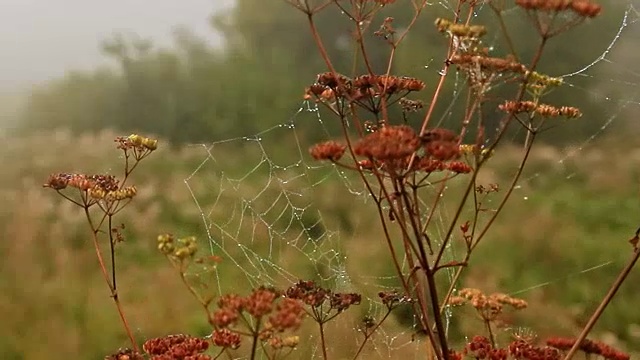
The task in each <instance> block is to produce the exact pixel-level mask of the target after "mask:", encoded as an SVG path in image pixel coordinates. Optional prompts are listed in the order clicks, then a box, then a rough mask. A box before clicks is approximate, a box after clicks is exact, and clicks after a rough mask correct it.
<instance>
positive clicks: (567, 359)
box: [564, 248, 640, 360]
mask: <svg viewBox="0 0 640 360" xmlns="http://www.w3.org/2000/svg"><path fill="white" fill-rule="evenodd" d="M639 257H640V248H636V249H634V251H633V256H632V257H631V260H629V263H628V264H627V266H625V267H624V269H622V271H621V272H620V274H619V275H618V277H617V278H616V281H614V282H613V284H612V285H611V288H610V289H609V292H607V295H605V297H604V298H603V299H602V302H600V305H598V308H597V309H596V311H594V313H593V315H591V317H590V318H589V321H588V322H587V324H586V325H585V326H584V329H582V332H581V333H580V335H578V337H577V338H576V341H575V343H574V344H573V346H572V347H571V349H569V351H568V352H567V354H566V355H565V357H564V360H570V359H571V358H573V355H574V354H575V353H576V351H578V349H579V348H580V344H581V343H582V342H583V341H584V340H585V339H586V338H587V335H589V332H591V330H592V329H593V326H594V325H595V324H596V322H597V321H598V319H600V316H601V315H602V313H603V312H604V310H605V309H606V307H607V306H608V305H609V303H610V302H611V300H612V299H613V297H614V296H615V295H616V292H618V290H619V289H620V286H622V283H624V281H625V280H626V278H627V276H629V273H630V272H631V270H632V269H633V267H634V266H635V264H636V262H637V261H638V258H639Z"/></svg>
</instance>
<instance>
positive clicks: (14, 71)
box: [0, 0, 233, 92]
mask: <svg viewBox="0 0 640 360" xmlns="http://www.w3.org/2000/svg"><path fill="white" fill-rule="evenodd" d="M232 2H233V0H189V1H179V0H110V1H84V0H55V1H51V0H0V46H1V47H2V54H3V55H2V66H0V79H2V81H1V82H0V90H1V91H3V92H19V91H25V90H27V89H28V87H29V86H30V85H31V84H34V83H41V82H44V81H46V80H47V79H50V78H52V77H56V76H61V75H63V74H64V73H65V71H68V70H78V69H85V70H89V69H92V68H94V67H95V66H96V65H99V64H103V63H105V62H106V59H105V57H104V54H102V52H101V50H100V42H101V41H103V40H104V39H106V38H108V37H109V36H111V35H112V34H113V33H114V32H133V33H137V34H139V35H140V36H141V37H144V38H151V39H153V40H154V41H156V42H157V43H159V44H164V45H169V44H170V43H171V34H172V31H173V30H174V29H175V28H176V27H178V26H184V27H187V28H189V29H190V30H191V31H193V32H194V33H195V34H197V35H198V36H200V37H202V38H204V39H206V40H207V41H208V42H209V43H210V44H212V45H218V44H219V42H220V37H219V35H218V34H216V33H215V32H214V31H213V29H212V28H211V26H210V25H209V20H208V15H209V14H211V13H216V12H219V11H220V10H222V9H225V8H228V7H229V6H231V4H232Z"/></svg>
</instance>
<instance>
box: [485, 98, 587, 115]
mask: <svg viewBox="0 0 640 360" xmlns="http://www.w3.org/2000/svg"><path fill="white" fill-rule="evenodd" d="M498 108H499V109H500V110H502V111H504V112H508V113H512V114H520V113H532V112H535V113H537V114H539V115H540V116H543V117H559V116H564V117H566V118H569V119H575V118H579V117H581V116H582V112H581V111H580V109H578V108H575V107H572V106H562V107H555V106H553V105H548V104H537V103H535V102H533V101H505V103H504V104H501V105H498Z"/></svg>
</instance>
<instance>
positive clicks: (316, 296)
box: [286, 280, 362, 313]
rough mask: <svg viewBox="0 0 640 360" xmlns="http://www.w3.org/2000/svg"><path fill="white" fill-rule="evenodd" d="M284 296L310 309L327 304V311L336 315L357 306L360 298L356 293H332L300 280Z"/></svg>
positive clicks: (311, 282) (313, 283)
mask: <svg viewBox="0 0 640 360" xmlns="http://www.w3.org/2000/svg"><path fill="white" fill-rule="evenodd" d="M286 296H287V297H288V298H291V299H296V300H300V301H302V302H303V303H305V304H307V305H308V306H310V307H312V308H316V309H319V308H321V307H322V306H323V305H325V304H328V309H326V310H327V311H331V310H335V311H336V312H338V313H341V312H343V311H344V310H347V309H348V308H349V307H351V305H359V304H360V302H361V301H362V296H361V295H360V294H356V293H334V292H333V291H332V290H330V289H325V288H323V287H321V286H318V285H317V284H316V283H315V282H313V281H304V280H300V281H299V282H297V283H296V284H295V285H293V286H291V287H290V288H288V289H287V291H286Z"/></svg>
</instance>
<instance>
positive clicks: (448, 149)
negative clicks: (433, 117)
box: [414, 128, 473, 174]
mask: <svg viewBox="0 0 640 360" xmlns="http://www.w3.org/2000/svg"><path fill="white" fill-rule="evenodd" d="M421 140H422V146H423V148H424V154H423V155H421V156H419V157H418V158H417V161H416V162H415V164H414V168H415V169H416V170H419V171H424V172H427V173H431V172H435V171H444V170H449V171H451V172H454V173H458V174H467V173H470V172H471V171H472V170H473V169H472V168H471V167H470V166H469V165H468V164H467V163H465V162H463V161H458V159H459V158H460V155H462V149H461V147H460V137H459V136H458V135H457V134H456V133H454V132H453V131H451V130H447V129H443V128H436V129H431V130H429V131H427V132H426V133H425V134H424V135H423V136H422V138H421Z"/></svg>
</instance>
